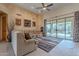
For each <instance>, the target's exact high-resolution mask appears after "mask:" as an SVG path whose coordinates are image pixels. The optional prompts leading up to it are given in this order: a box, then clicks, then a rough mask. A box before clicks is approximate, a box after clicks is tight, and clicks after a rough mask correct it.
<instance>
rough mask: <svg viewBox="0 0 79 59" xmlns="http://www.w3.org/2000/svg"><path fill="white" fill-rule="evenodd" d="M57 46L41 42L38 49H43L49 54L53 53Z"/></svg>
mask: <svg viewBox="0 0 79 59" xmlns="http://www.w3.org/2000/svg"><path fill="white" fill-rule="evenodd" d="M55 46H56V45H54V44H51V43H43V42H39V44H38V47H39V48H41V49H42V50H44V51H46V52H49V51H51V50H52V49H53V48H54V47H55Z"/></svg>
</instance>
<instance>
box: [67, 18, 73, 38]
mask: <svg viewBox="0 0 79 59" xmlns="http://www.w3.org/2000/svg"><path fill="white" fill-rule="evenodd" d="M72 20H73V17H71V18H66V39H73V38H72V34H73V30H72V29H73V21H72Z"/></svg>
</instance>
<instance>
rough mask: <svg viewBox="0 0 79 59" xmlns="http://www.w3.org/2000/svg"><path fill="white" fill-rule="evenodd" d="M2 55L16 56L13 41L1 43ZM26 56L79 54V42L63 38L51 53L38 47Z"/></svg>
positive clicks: (0, 52)
mask: <svg viewBox="0 0 79 59" xmlns="http://www.w3.org/2000/svg"><path fill="white" fill-rule="evenodd" d="M0 56H14V53H13V49H12V46H11V43H5V42H2V43H0ZM26 56H79V42H73V41H69V40H63V41H62V42H60V43H59V44H58V45H57V46H56V47H55V48H53V49H52V50H51V51H50V52H49V53H47V52H45V51H43V50H41V49H40V48H37V50H36V51H34V52H32V53H29V54H28V55H26Z"/></svg>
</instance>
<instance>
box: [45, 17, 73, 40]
mask: <svg viewBox="0 0 79 59" xmlns="http://www.w3.org/2000/svg"><path fill="white" fill-rule="evenodd" d="M73 19H74V18H73V17H67V18H61V19H56V20H52V21H51V22H47V24H46V35H47V36H52V37H56V38H60V39H70V40H71V39H73V36H72V34H73V30H72V29H73Z"/></svg>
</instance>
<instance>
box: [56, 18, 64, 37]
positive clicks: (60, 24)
mask: <svg viewBox="0 0 79 59" xmlns="http://www.w3.org/2000/svg"><path fill="white" fill-rule="evenodd" d="M57 38H65V20H64V19H60V20H57Z"/></svg>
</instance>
